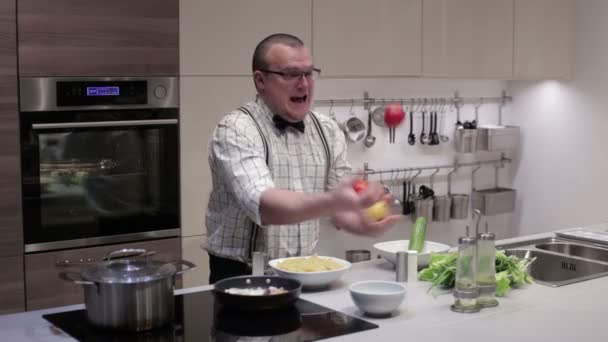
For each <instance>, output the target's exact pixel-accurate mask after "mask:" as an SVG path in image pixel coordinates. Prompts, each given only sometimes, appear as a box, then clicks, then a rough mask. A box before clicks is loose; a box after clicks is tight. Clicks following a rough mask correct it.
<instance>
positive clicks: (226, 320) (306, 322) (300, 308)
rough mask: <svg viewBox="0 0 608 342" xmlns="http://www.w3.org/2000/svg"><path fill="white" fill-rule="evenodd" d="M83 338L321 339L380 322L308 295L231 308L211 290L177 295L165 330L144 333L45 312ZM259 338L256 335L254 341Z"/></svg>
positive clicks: (141, 341)
mask: <svg viewBox="0 0 608 342" xmlns="http://www.w3.org/2000/svg"><path fill="white" fill-rule="evenodd" d="M42 317H44V318H45V319H46V320H48V321H49V322H51V323H52V324H53V325H55V326H57V327H58V328H60V329H61V330H63V331H65V332H66V333H67V334H69V335H70V336H72V337H73V338H75V339H77V340H78V341H81V342H97V341H99V342H101V341H104V342H123V341H129V342H151V341H154V342H178V341H179V342H204V341H237V340H240V339H241V338H242V337H264V338H263V340H264V341H279V340H280V341H302V342H303V341H317V340H321V339H324V338H329V337H335V336H340V335H346V334H351V333H355V332H359V331H364V330H369V329H374V328H377V327H378V326H377V325H375V324H372V323H369V322H367V321H364V320H361V319H359V318H356V317H352V316H349V315H347V314H345V313H342V312H338V311H335V310H332V309H329V308H326V307H323V306H321V305H318V304H314V303H311V302H309V301H307V300H304V299H301V298H300V299H298V300H297V302H296V303H295V305H294V306H293V307H291V308H289V309H284V310H279V311H267V312H253V313H244V312H242V313H241V312H234V311H226V310H224V309H222V308H221V307H220V306H219V305H218V304H216V303H215V300H214V296H213V294H212V293H211V291H204V292H194V293H189V294H184V295H177V296H175V318H174V320H173V322H171V324H169V325H167V326H166V327H163V328H158V329H155V330H150V331H146V332H141V333H119V332H108V331H103V330H97V329H95V328H94V327H93V326H91V325H90V324H89V322H88V320H87V317H86V312H85V310H84V309H83V310H75V311H66V312H60V313H54V314H48V315H43V316H42ZM255 340H257V339H255Z"/></svg>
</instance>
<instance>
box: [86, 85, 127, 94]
mask: <svg viewBox="0 0 608 342" xmlns="http://www.w3.org/2000/svg"><path fill="white" fill-rule="evenodd" d="M119 95H120V87H87V96H119Z"/></svg>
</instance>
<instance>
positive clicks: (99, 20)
mask: <svg viewBox="0 0 608 342" xmlns="http://www.w3.org/2000/svg"><path fill="white" fill-rule="evenodd" d="M13 13H14V12H13ZM17 17H18V30H19V72H20V76H162V75H177V74H178V73H179V64H178V63H179V46H178V44H179V36H178V35H179V2H178V1H172V0H129V1H123V0H105V1H81V0H53V1H39V0H19V2H18V9H17Z"/></svg>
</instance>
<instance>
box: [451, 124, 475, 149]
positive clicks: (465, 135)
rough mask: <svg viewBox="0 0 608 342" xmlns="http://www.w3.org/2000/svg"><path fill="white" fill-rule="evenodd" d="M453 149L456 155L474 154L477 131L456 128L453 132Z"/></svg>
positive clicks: (460, 127) (461, 127)
mask: <svg viewBox="0 0 608 342" xmlns="http://www.w3.org/2000/svg"><path fill="white" fill-rule="evenodd" d="M454 147H455V148H456V152H458V153H474V152H476V151H477V129H465V128H464V127H463V126H457V127H456V130H455V131H454Z"/></svg>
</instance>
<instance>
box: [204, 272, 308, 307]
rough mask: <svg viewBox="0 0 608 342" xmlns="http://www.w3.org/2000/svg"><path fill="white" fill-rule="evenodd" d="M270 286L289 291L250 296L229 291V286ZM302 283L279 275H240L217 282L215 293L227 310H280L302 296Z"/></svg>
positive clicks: (240, 287) (218, 300)
mask: <svg viewBox="0 0 608 342" xmlns="http://www.w3.org/2000/svg"><path fill="white" fill-rule="evenodd" d="M270 286H274V287H278V288H280V287H282V288H283V289H285V290H286V291H287V292H286V293H281V294H275V295H260V296H249V295H241V294H232V293H227V292H226V290H227V289H229V288H239V289H247V288H257V287H261V288H268V287H270ZM301 291H302V284H301V283H300V282H299V281H297V280H295V279H290V278H285V277H279V276H240V277H232V278H226V279H222V280H220V281H218V282H217V283H215V285H214V288H213V294H214V295H215V299H216V301H217V302H218V303H219V304H220V305H221V306H222V307H223V308H224V309H227V310H233V311H254V310H255V311H257V310H278V309H285V308H288V307H290V306H292V305H293V303H294V302H295V301H296V300H297V299H298V297H299V296H300V292H301Z"/></svg>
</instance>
